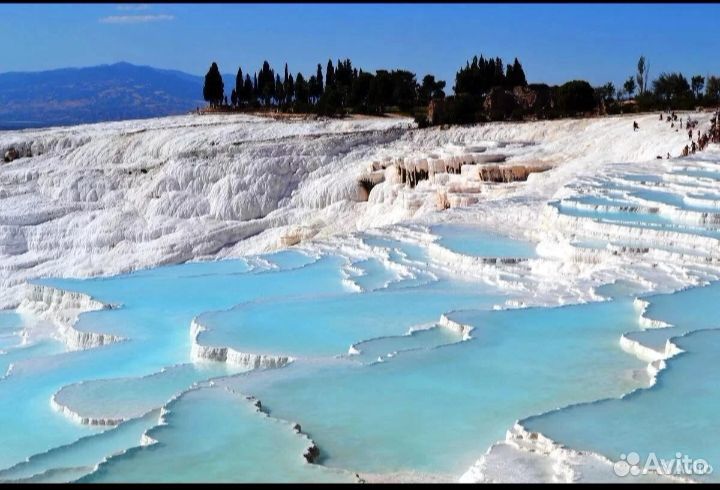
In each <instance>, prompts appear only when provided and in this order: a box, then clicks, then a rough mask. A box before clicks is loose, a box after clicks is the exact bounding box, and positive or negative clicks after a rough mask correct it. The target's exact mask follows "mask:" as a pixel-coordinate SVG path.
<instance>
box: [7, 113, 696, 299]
mask: <svg viewBox="0 0 720 490" xmlns="http://www.w3.org/2000/svg"><path fill="white" fill-rule="evenodd" d="M637 119H638V121H639V123H640V127H641V131H639V132H633V131H632V129H631V127H632V125H631V120H630V119H629V118H627V117H612V118H600V119H586V120H563V121H554V122H537V123H523V124H517V123H497V124H487V125H482V126H473V127H463V128H452V129H449V130H441V129H429V130H416V129H412V121H411V120H408V119H398V118H378V119H371V118H368V119H357V120H346V121H338V120H319V121H275V120H272V119H265V118H258V117H252V116H202V117H197V116H180V117H169V118H160V119H150V120H143V121H126V122H114V123H102V124H94V125H83V126H75V127H69V128H51V129H43V130H25V131H9V132H4V133H0V150H2V151H3V152H4V150H5V149H7V148H9V147H14V148H16V149H18V150H19V151H20V153H21V155H32V156H25V157H23V158H19V159H17V160H15V161H13V162H12V163H9V164H0V308H8V307H13V306H16V305H17V304H18V303H19V301H20V299H21V294H22V291H21V287H20V286H21V285H22V284H23V283H24V282H26V281H28V280H31V279H33V278H38V277H47V276H66V277H88V276H96V275H108V274H116V273H120V272H126V271H129V270H134V269H137V268H142V267H149V266H153V265H158V264H165V263H174V262H182V261H187V260H192V259H195V258H207V257H227V256H235V255H241V254H246V253H256V252H262V251H267V250H271V249H273V248H277V247H278V246H279V238H280V237H281V236H282V235H283V234H284V233H288V232H289V231H297V230H299V232H300V234H301V235H304V236H318V237H323V236H328V235H331V234H334V233H340V232H348V231H355V230H361V229H367V228H371V227H376V226H382V225H387V224H391V223H396V222H401V221H407V220H413V219H414V220H416V221H428V220H429V221H437V220H453V219H457V218H460V219H473V220H478V221H488V222H492V223H493V224H494V225H495V226H498V227H503V226H504V227H506V228H514V229H516V230H517V229H531V228H532V227H533V226H534V224H535V223H536V218H537V216H539V213H540V211H541V209H542V206H541V205H540V204H541V203H542V202H544V201H546V200H547V199H549V198H550V197H552V196H553V194H555V193H556V192H557V191H558V190H559V189H560V188H561V187H562V186H563V185H564V184H565V183H567V182H568V181H569V180H571V179H572V178H574V177H576V176H577V175H578V174H583V173H586V174H588V173H589V174H591V173H592V172H593V171H594V169H595V168H596V167H597V166H599V165H600V164H602V163H606V162H613V161H622V162H632V161H642V160H648V159H652V158H654V157H655V155H657V154H665V153H666V152H668V151H669V152H672V153H674V154H677V152H678V151H679V149H680V148H681V146H682V145H684V144H685V142H686V139H687V135H684V134H683V133H668V131H667V128H666V127H665V126H662V127H661V126H659V125H658V123H657V121H656V117H655V116H642V117H639V118H637ZM497 141H509V142H533V143H535V144H534V145H532V146H528V147H523V146H520V145H509V146H508V147H507V148H506V149H503V148H500V149H498V150H497V151H502V152H504V153H506V154H508V155H509V156H510V157H511V158H510V160H511V161H512V160H516V161H530V160H532V161H535V160H542V161H545V162H550V163H553V164H558V165H560V166H559V168H557V169H556V170H553V171H552V172H548V173H545V174H536V175H533V176H532V178H531V181H530V182H528V184H527V185H520V186H507V189H509V190H505V191H497V190H496V191H493V192H490V193H487V195H486V198H485V200H484V201H482V200H481V203H480V205H478V206H477V207H476V209H475V210H472V209H471V210H470V212H469V214H468V213H464V214H457V213H456V212H455V210H451V211H450V212H445V213H437V212H436V211H435V192H436V190H437V189H438V188H440V187H442V186H443V185H451V184H453V183H455V184H458V183H459V184H460V185H463V182H464V180H465V179H464V177H463V176H460V175H453V176H450V178H449V179H446V180H445V181H443V182H439V181H438V182H428V181H425V182H422V183H421V184H420V185H419V186H418V187H417V188H415V189H409V188H405V187H403V186H401V185H393V184H390V183H388V182H386V183H383V184H380V185H378V186H377V187H375V188H374V189H373V191H372V192H371V195H370V202H369V203H364V202H357V189H356V179H357V177H358V176H359V175H360V174H361V173H362V172H363V171H364V170H365V167H366V165H367V163H368V162H370V161H372V160H377V159H382V158H384V157H405V158H413V157H416V158H417V157H423V156H427V155H428V154H430V153H436V154H439V155H441V156H443V155H453V154H455V155H457V154H462V153H463V151H464V149H465V148H466V147H467V146H470V145H478V144H480V145H482V144H485V145H489V146H493V145H494V144H495V143H494V142H497ZM423 217H425V218H423ZM248 238H249V239H248Z"/></svg>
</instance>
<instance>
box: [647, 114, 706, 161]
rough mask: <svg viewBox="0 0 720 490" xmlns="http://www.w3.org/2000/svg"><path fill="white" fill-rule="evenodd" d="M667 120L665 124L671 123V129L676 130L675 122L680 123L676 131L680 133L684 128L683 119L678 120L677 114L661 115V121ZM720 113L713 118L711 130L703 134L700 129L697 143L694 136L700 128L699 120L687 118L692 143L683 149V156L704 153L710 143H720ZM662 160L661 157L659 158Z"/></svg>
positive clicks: (689, 137) (687, 127)
mask: <svg viewBox="0 0 720 490" xmlns="http://www.w3.org/2000/svg"><path fill="white" fill-rule="evenodd" d="M663 119H665V122H669V123H670V127H671V128H675V122H678V127H677V128H675V131H679V130H680V129H682V127H683V118H682V117H681V118H678V116H677V114H675V112H672V113H671V114H670V115H668V116H664V114H660V121H662V120H663ZM719 119H720V111H718V112H716V113H715V115H714V116H713V119H712V121H711V123H710V130H709V131H707V132H705V133H702V131H700V130H699V129H698V130H697V142H695V141H694V140H693V134H694V132H695V131H694V130H695V128H697V126H698V121H697V120H692V119H690V116H688V117H687V120H686V121H685V129H687V132H688V139H690V143H689V144H687V145H685V147H684V148H683V149H682V152H681V153H680V155H681V156H683V157H686V156H688V155H692V154H694V153H696V152H698V151H703V150H704V149H705V148H707V145H708V144H710V143H720V121H719ZM658 158H660V157H658ZM667 158H670V154H669V153H668V155H667Z"/></svg>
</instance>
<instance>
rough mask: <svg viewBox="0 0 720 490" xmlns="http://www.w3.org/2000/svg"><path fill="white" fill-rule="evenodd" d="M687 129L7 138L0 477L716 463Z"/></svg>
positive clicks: (607, 475)
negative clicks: (683, 460)
mask: <svg viewBox="0 0 720 490" xmlns="http://www.w3.org/2000/svg"><path fill="white" fill-rule="evenodd" d="M688 115H689V116H690V117H691V118H692V119H696V120H697V121H698V128H700V129H703V128H705V127H706V126H708V127H709V124H710V120H711V117H712V115H711V114H710V113H690V114H688ZM684 116H685V115H684ZM633 120H636V121H637V122H638V124H639V127H640V130H639V131H633V128H632V122H633ZM687 141H688V139H687V133H683V132H682V131H679V132H678V131H675V129H674V128H671V127H670V126H669V125H668V124H667V123H665V122H663V121H661V120H658V118H657V114H652V115H645V116H638V115H634V116H633V118H629V117H623V116H619V117H604V118H589V119H565V120H559V121H544V122H527V123H492V124H486V125H479V126H467V127H452V128H449V129H441V128H431V129H423V130H418V129H416V128H415V125H414V123H413V122H412V120H409V119H404V118H357V119H347V120H322V119H319V120H300V119H293V120H291V119H287V120H273V119H268V118H260V117H254V116H244V115H215V116H210V115H206V116H195V115H193V116H179V117H169V118H161V119H149V120H143V121H126V122H116V123H103V124H95V125H86V126H74V127H67V128H50V129H43V130H24V131H8V132H0V151H2V152H3V153H4V152H5V151H8V150H10V149H14V150H15V151H16V152H17V154H18V155H19V158H17V159H15V160H13V161H12V162H10V163H3V164H0V308H3V309H2V310H0V420H1V421H2V430H0V481H4V482H11V481H23V482H41V481H50V482H69V481H90V482H100V481H103V482H120V481H130V482H138V481H148V482H167V481H170V482H178V481H180V482H186V481H222V482H229V481H239V482H269V481H278V482H299V481H308V482H313V481H322V482H329V481H340V482H359V481H366V482H374V481H405V482H409V481H431V482H442V481H462V482H478V481H486V482H513V481H533V482H535V481H538V482H543V481H545V482H578V481H579V482H609V481H616V482H623V481H669V482H671V481H718V477H717V476H715V474H714V473H713V471H712V469H711V468H712V466H717V465H719V464H720V452H719V451H718V448H717V444H716V442H715V441H716V440H717V436H718V434H717V426H718V424H717V415H716V413H715V410H714V407H717V403H718V397H719V396H720V390H718V387H717V383H716V382H715V373H717V372H718V369H720V367H719V366H717V364H718V361H717V359H720V356H718V354H720V331H719V330H718V328H719V327H720V324H718V323H716V315H715V314H714V309H713V306H714V305H715V304H717V300H718V287H717V284H718V283H717V282H715V281H717V280H718V277H719V274H720V263H719V261H720V148H719V147H718V146H717V145H713V144H711V145H709V147H708V148H707V149H706V150H705V151H703V152H699V153H696V154H693V155H690V156H688V157H680V156H679V155H680V151H681V149H682V148H683V146H684V145H685V144H687ZM668 154H669V155H670V158H667V155H668ZM631 453H632V454H631ZM678 454H681V455H682V457H687V458H691V459H692V460H693V461H694V462H695V463H696V464H695V465H690V469H691V470H692V471H688V470H686V469H683V468H682V467H681V465H678V466H673V468H674V469H673V470H672V471H665V470H664V469H663V468H665V467H663V466H662V465H660V466H655V467H652V465H650V466H648V465H646V464H645V463H646V462H647V460H648V458H652V457H654V458H656V459H662V460H663V461H665V462H666V463H667V462H668V461H670V463H672V462H673V461H676V460H679V458H680V456H677V455H678ZM636 456H637V458H636ZM702 462H704V463H706V467H703V466H702V464H701V463H702ZM668 467H669V466H668ZM647 468H650V469H649V470H648V471H644V470H645V469H647ZM678 468H680V470H678ZM703 468H705V469H704V470H703Z"/></svg>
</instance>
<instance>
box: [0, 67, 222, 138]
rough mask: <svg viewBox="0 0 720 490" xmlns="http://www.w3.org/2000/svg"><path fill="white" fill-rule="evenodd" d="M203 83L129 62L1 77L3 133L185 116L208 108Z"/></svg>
mask: <svg viewBox="0 0 720 490" xmlns="http://www.w3.org/2000/svg"><path fill="white" fill-rule="evenodd" d="M231 83H234V81H233V82H231ZM202 85H203V78H202V77H200V76H195V75H190V74H187V73H183V72H181V71H176V70H161V69H157V68H153V67H150V66H137V65H132V64H130V63H115V64H112V65H100V66H93V67H87V68H61V69H56V70H49V71H41V72H9V73H2V74H0V129H2V128H15V127H18V128H19V127H35V126H50V125H63V124H80V123H92V122H99V121H111V120H122V119H136V118H145V117H157V116H166V115H171V114H182V113H184V112H187V111H190V110H192V109H194V108H195V107H197V106H199V105H202V104H204V102H203V100H202ZM226 85H227V81H226Z"/></svg>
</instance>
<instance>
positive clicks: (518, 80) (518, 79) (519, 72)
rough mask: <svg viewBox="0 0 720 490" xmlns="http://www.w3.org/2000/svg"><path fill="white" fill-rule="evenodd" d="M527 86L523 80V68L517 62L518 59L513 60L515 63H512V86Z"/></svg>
mask: <svg viewBox="0 0 720 490" xmlns="http://www.w3.org/2000/svg"><path fill="white" fill-rule="evenodd" d="M527 84H528V83H527V80H526V79H525V72H524V71H523V67H522V65H521V64H520V62H519V61H518V59H517V58H515V62H514V63H513V85H515V86H517V85H522V86H523V87H524V86H526V85H527Z"/></svg>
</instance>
